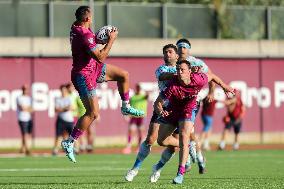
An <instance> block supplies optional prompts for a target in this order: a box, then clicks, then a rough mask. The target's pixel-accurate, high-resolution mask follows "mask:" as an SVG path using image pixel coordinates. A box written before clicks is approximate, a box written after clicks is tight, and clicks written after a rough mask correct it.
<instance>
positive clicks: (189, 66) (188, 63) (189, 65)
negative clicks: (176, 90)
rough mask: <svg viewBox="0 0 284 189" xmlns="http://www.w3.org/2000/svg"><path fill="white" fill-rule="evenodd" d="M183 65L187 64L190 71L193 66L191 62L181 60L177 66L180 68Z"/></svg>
mask: <svg viewBox="0 0 284 189" xmlns="http://www.w3.org/2000/svg"><path fill="white" fill-rule="evenodd" d="M183 63H185V64H186V65H187V66H188V69H190V68H191V64H190V62H189V61H187V60H179V61H178V62H177V66H180V65H181V64H183Z"/></svg>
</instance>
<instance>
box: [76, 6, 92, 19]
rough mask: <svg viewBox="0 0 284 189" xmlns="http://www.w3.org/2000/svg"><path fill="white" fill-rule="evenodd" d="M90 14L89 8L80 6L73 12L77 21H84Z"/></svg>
mask: <svg viewBox="0 0 284 189" xmlns="http://www.w3.org/2000/svg"><path fill="white" fill-rule="evenodd" d="M90 12H91V9H90V7H89V6H80V7H79V8H78V9H77V10H76V12H75V16H76V19H77V20H78V21H83V20H85V19H86V18H87V16H88V14H89V13H90Z"/></svg>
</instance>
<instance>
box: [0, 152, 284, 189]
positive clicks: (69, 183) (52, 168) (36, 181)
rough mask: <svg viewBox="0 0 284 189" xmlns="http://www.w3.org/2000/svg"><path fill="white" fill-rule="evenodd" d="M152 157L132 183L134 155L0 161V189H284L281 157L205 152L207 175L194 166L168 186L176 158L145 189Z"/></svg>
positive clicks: (281, 154)
mask: <svg viewBox="0 0 284 189" xmlns="http://www.w3.org/2000/svg"><path fill="white" fill-rule="evenodd" d="M159 157H160V155H159V154H151V155H150V156H149V158H148V159H146V161H145V162H144V164H143V166H142V168H141V170H140V171H139V174H138V175H137V176H136V177H135V179H134V180H133V182H131V183H128V182H126V181H124V175H125V173H126V171H127V170H128V169H129V168H130V167H131V166H132V164H133V162H134V159H135V155H114V154H111V155H102V154H94V155H79V156H77V163H76V164H73V163H71V162H69V161H68V159H67V158H66V157H23V158H3V157H2V158H0V188H17V189H19V188H60V189H64V188H80V189H83V188H100V189H105V188H111V189H114V188H130V189H135V188H141V189H152V188H160V189H165V188H198V189H200V188H218V189H219V188H230V189H231V188H284V151H281V150H255V151H236V152H234V151H226V152H207V153H206V159H207V170H208V171H207V173H206V174H204V175H199V174H198V168H197V166H196V165H194V166H193V169H192V170H191V172H190V174H187V175H186V177H185V180H184V183H183V184H182V185H174V184H171V182H172V179H173V178H174V176H175V174H176V170H177V161H178V156H177V155H176V156H175V157H174V158H173V159H172V160H171V162H169V163H168V164H167V165H166V167H165V168H164V170H163V171H162V175H161V178H160V180H159V181H158V182H157V183H149V176H150V174H151V167H152V165H153V164H154V163H155V162H156V161H157V160H158V159H159Z"/></svg>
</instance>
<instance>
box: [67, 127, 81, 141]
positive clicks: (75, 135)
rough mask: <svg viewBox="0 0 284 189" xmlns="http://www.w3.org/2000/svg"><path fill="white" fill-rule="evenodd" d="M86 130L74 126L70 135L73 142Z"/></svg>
mask: <svg viewBox="0 0 284 189" xmlns="http://www.w3.org/2000/svg"><path fill="white" fill-rule="evenodd" d="M83 133H84V132H83V131H81V130H80V129H78V128H76V127H74V129H73V130H72V133H71V135H70V137H69V141H71V142H72V143H73V142H74V141H76V140H77V139H78V138H79V137H80V136H81V135H82V134H83Z"/></svg>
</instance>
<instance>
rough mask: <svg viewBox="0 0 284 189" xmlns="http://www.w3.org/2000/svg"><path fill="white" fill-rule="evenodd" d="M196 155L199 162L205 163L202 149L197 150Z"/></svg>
mask: <svg viewBox="0 0 284 189" xmlns="http://www.w3.org/2000/svg"><path fill="white" fill-rule="evenodd" d="M196 155H197V161H198V162H199V163H203V161H204V158H203V155H202V153H201V151H199V152H197V154H196Z"/></svg>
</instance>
